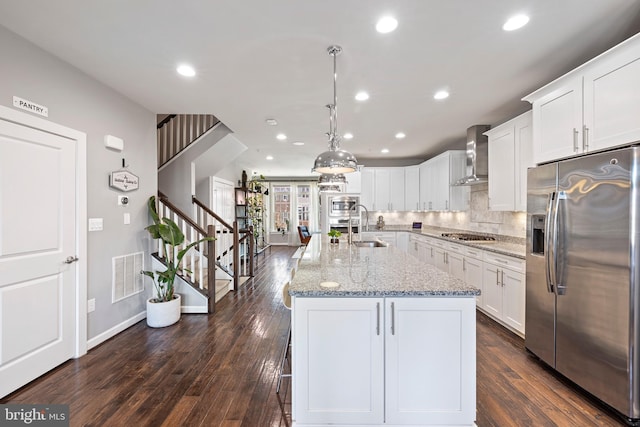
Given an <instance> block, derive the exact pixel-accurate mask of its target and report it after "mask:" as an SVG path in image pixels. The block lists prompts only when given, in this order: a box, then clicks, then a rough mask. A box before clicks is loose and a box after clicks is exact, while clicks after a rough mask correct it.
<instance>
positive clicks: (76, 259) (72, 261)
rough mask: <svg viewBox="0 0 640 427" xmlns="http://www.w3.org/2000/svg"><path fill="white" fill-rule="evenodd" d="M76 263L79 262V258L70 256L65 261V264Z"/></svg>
mask: <svg viewBox="0 0 640 427" xmlns="http://www.w3.org/2000/svg"><path fill="white" fill-rule="evenodd" d="M76 261H78V257H77V256H68V257H67V259H65V260H64V263H65V264H73V263H74V262H76Z"/></svg>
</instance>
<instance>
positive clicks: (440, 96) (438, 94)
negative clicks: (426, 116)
mask: <svg viewBox="0 0 640 427" xmlns="http://www.w3.org/2000/svg"><path fill="white" fill-rule="evenodd" d="M448 97H449V92H447V91H446V90H439V91H438V92H436V93H435V94H434V95H433V99H447V98H448Z"/></svg>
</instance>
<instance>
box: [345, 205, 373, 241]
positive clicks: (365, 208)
mask: <svg viewBox="0 0 640 427" xmlns="http://www.w3.org/2000/svg"><path fill="white" fill-rule="evenodd" d="M358 206H361V207H362V208H363V209H364V211H365V212H366V217H365V218H366V219H367V225H366V230H368V229H369V211H368V210H367V207H366V206H365V205H362V204H360V203H358V204H355V205H353V206H351V208H350V209H349V222H348V223H347V224H348V226H349V237H348V238H347V242H348V243H349V244H351V243H353V231H352V230H351V211H355V210H356V208H357V207H358ZM358 234H359V235H360V241H362V229H361V227H360V221H358Z"/></svg>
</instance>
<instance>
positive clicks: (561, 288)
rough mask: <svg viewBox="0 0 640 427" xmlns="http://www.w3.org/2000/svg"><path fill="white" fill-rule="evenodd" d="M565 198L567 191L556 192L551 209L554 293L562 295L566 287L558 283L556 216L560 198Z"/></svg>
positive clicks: (558, 210)
mask: <svg viewBox="0 0 640 427" xmlns="http://www.w3.org/2000/svg"><path fill="white" fill-rule="evenodd" d="M566 199H567V193H565V192H564V191H560V192H558V194H557V195H556V204H555V209H554V211H553V240H554V242H553V269H554V274H553V277H554V281H555V284H556V295H564V294H565V293H566V289H567V287H566V286H565V285H562V284H561V283H560V278H559V277H558V268H557V266H558V216H559V212H560V202H561V201H562V200H566Z"/></svg>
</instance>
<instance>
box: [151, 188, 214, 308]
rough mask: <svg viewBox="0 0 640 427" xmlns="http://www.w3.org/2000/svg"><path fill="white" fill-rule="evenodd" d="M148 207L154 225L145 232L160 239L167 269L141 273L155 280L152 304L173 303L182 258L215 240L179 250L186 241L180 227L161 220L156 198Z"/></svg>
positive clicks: (166, 220)
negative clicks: (196, 248)
mask: <svg viewBox="0 0 640 427" xmlns="http://www.w3.org/2000/svg"><path fill="white" fill-rule="evenodd" d="M147 206H148V208H149V213H150V214H151V218H152V219H153V224H151V225H150V226H148V227H146V228H145V230H147V231H148V232H149V234H150V235H151V237H152V238H153V239H160V240H161V241H162V245H163V249H164V252H163V253H164V256H165V262H166V264H167V269H166V270H164V271H159V270H156V271H141V273H142V274H144V275H145V276H148V277H150V278H151V279H152V280H153V284H154V286H155V289H156V297H155V298H154V299H153V301H152V302H166V301H171V300H172V299H173V293H174V282H175V280H176V275H177V274H178V271H180V263H181V262H182V258H184V256H185V255H186V253H187V252H188V251H189V249H191V248H193V247H194V246H196V245H198V244H200V243H202V242H206V241H212V240H215V238H214V237H205V238H203V239H200V240H198V241H197V242H192V243H189V244H188V245H187V246H185V247H184V248H182V249H180V250H178V247H179V246H180V245H182V244H183V243H184V240H185V237H184V234H183V233H182V231H181V230H180V228H179V227H178V225H177V224H176V223H175V222H173V221H172V220H171V219H169V218H162V219H160V216H159V215H158V211H157V209H156V197H155V196H151V197H150V198H149V201H148V202H147ZM176 251H177V252H176ZM185 271H186V270H185Z"/></svg>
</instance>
